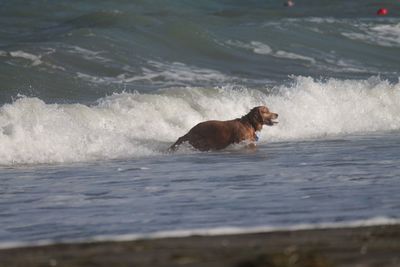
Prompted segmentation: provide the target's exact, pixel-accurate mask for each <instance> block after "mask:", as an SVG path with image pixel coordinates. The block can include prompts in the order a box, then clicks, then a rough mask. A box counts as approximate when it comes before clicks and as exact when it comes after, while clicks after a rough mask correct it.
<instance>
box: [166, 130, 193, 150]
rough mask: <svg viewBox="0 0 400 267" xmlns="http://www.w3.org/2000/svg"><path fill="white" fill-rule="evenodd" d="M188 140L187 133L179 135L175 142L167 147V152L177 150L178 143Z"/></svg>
mask: <svg viewBox="0 0 400 267" xmlns="http://www.w3.org/2000/svg"><path fill="white" fill-rule="evenodd" d="M188 140H189V138H188V137H187V134H186V135H184V136H181V137H179V138H178V140H176V142H175V143H174V144H173V145H172V146H170V147H169V148H168V152H170V153H171V152H175V151H176V150H178V148H179V146H180V144H182V143H183V142H186V141H188Z"/></svg>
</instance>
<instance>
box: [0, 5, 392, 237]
mask: <svg viewBox="0 0 400 267" xmlns="http://www.w3.org/2000/svg"><path fill="white" fill-rule="evenodd" d="M380 7H386V8H388V9H389V15H388V16H377V15H376V10H377V9H378V8H380ZM398 14H400V3H398V2H396V3H394V2H385V3H380V4H379V5H378V3H377V2H376V1H372V0H371V1H370V0H357V1H347V2H346V3H344V2H343V1H339V0H330V1H320V0H318V1H316V0H301V1H300V0H299V1H296V5H295V6H294V7H293V8H285V7H284V6H283V2H281V1H264V0H263V1H261V0H252V1H246V3H244V2H243V1H236V0H223V1H218V2H216V1H208V0H204V1H197V2H196V1H186V0H184V1H176V0H162V1H157V0H155V1H140V0H137V1H112V2H104V3H99V2H94V1H90V0H82V1H78V2H76V1H74V2H71V1H64V0H60V1H52V2H48V1H33V2H29V3H27V2H26V1H19V0H16V1H1V0H0V25H1V26H2V27H0V82H1V83H0V242H1V243H3V242H10V241H37V240H46V239H50V240H56V241H57V240H67V239H68V240H70V239H75V238H83V239H85V238H91V237H93V236H98V235H110V236H115V235H125V234H136V233H138V234H140V233H153V232H159V231H164V230H165V231H169V230H182V229H189V230H190V229H209V228H214V227H218V228H219V227H222V228H223V227H228V226H237V227H244V228H247V227H256V226H267V227H269V226H271V227H284V226H295V225H298V224H303V223H305V224H310V225H317V224H318V223H335V222H338V223H344V224H346V223H349V222H352V221H361V222H362V221H369V220H371V218H376V217H379V218H383V221H385V220H387V221H390V220H391V219H399V215H398V214H400V212H399V209H400V206H399V205H398V203H400V202H399V197H398V195H399V194H398V192H399V189H400V188H399V179H398V177H399V172H400V170H399V167H398V166H399V158H400V157H399V155H400V154H399V152H398V151H400V150H399V144H400V142H399V141H400V140H399V137H398V136H399V133H400V116H399V114H400V106H399V103H400V83H399V73H400V60H399V57H398V55H399V54H400V39H399V33H400V18H399V15H398ZM258 105H267V106H268V107H269V108H270V109H271V110H272V111H273V112H277V113H278V114H279V124H278V125H276V126H274V127H265V128H264V129H263V131H262V132H261V133H260V141H259V142H258V149H257V150H256V151H249V150H246V149H243V148H241V147H240V146H236V147H231V148H228V149H227V150H225V151H221V152H213V153H199V152H195V151H193V150H191V149H188V148H183V149H181V150H180V151H178V152H177V153H176V154H166V153H165V151H166V149H167V148H168V146H170V145H171V144H172V143H173V142H174V141H175V140H176V139H177V138H178V137H179V136H181V135H183V134H184V133H186V132H187V131H188V130H189V129H190V128H191V127H192V126H193V125H195V124H197V123H198V122H200V121H204V120H210V119H218V120H228V119H233V118H237V117H240V116H242V115H244V114H246V113H247V112H248V111H249V110H250V109H251V108H253V107H254V106H258Z"/></svg>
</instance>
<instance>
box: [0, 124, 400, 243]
mask: <svg viewBox="0 0 400 267" xmlns="http://www.w3.org/2000/svg"><path fill="white" fill-rule="evenodd" d="M399 141H400V139H399V134H398V132H393V133H386V134H373V135H366V136H364V135H361V136H359V135H357V136H350V137H340V138H331V139H322V140H313V141H293V142H276V143H270V144H262V145H260V146H259V147H258V149H257V150H256V151H244V150H229V151H224V152H210V153H190V154H176V155H162V156H156V157H150V158H141V159H128V160H115V161H105V162H96V163H78V164H65V165H64V164H63V165H53V166H51V165H50V166H48V165H47V166H34V167H10V168H2V169H1V173H2V178H1V180H0V184H1V187H0V188H1V196H2V197H1V201H0V210H1V213H0V215H1V218H2V220H1V227H0V229H2V230H1V232H0V241H3V242H4V241H36V240H43V239H49V240H63V239H74V238H75V239H78V238H85V237H86V238H89V237H93V236H99V235H110V236H113V235H121V234H128V233H151V232H156V231H167V230H181V229H208V228H215V227H227V226H235V227H255V226H265V225H268V226H275V227H282V226H293V225H297V224H317V223H326V222H328V223H329V222H350V221H355V220H367V219H370V218H373V217H377V216H381V217H387V218H397V216H398V214H399V212H400V206H399V203H400V198H399V194H397V193H398V192H399V190H400V182H399V179H398V177H399V175H400V168H399V167H398V166H399V163H400V162H399V158H398V151H399V148H400V142H399Z"/></svg>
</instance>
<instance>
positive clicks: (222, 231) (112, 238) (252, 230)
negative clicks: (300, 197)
mask: <svg viewBox="0 0 400 267" xmlns="http://www.w3.org/2000/svg"><path fill="white" fill-rule="evenodd" d="M399 223H400V219H399V218H389V217H373V218H370V219H366V220H356V221H348V222H327V223H316V224H297V225H291V226H255V227H230V226H226V227H216V228H207V229H186V230H185V229H183V230H174V231H159V232H153V233H147V234H124V235H103V236H94V237H91V238H85V239H65V240H57V242H55V241H53V240H38V241H34V242H3V243H0V249H10V248H18V247H34V246H36V247H37V246H47V245H52V244H60V243H62V244H73V243H75V244H76V243H93V242H126V241H135V240H142V239H160V238H183V237H190V236H224V235H241V234H257V233H271V232H277V231H301V230H313V229H336V228H356V227H368V226H379V225H395V224H399Z"/></svg>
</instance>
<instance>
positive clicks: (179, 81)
mask: <svg viewBox="0 0 400 267" xmlns="http://www.w3.org/2000/svg"><path fill="white" fill-rule="evenodd" d="M147 65H148V67H142V68H141V73H137V72H138V71H137V70H134V69H133V68H131V67H129V66H125V67H124V68H123V69H124V70H125V71H126V72H124V73H121V74H119V75H117V76H115V77H104V76H102V77H98V76H93V75H89V74H85V73H80V72H78V73H77V76H78V78H81V79H84V80H87V81H89V82H92V83H99V84H122V83H131V82H137V81H149V82H151V83H152V84H162V85H164V86H165V85H169V86H171V85H185V83H187V82H210V81H219V82H222V81H227V80H233V79H234V77H228V76H226V75H224V74H222V73H221V72H219V71H216V70H211V69H204V68H199V67H195V66H189V65H186V64H184V63H181V62H171V63H162V62H157V61H148V62H147Z"/></svg>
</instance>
